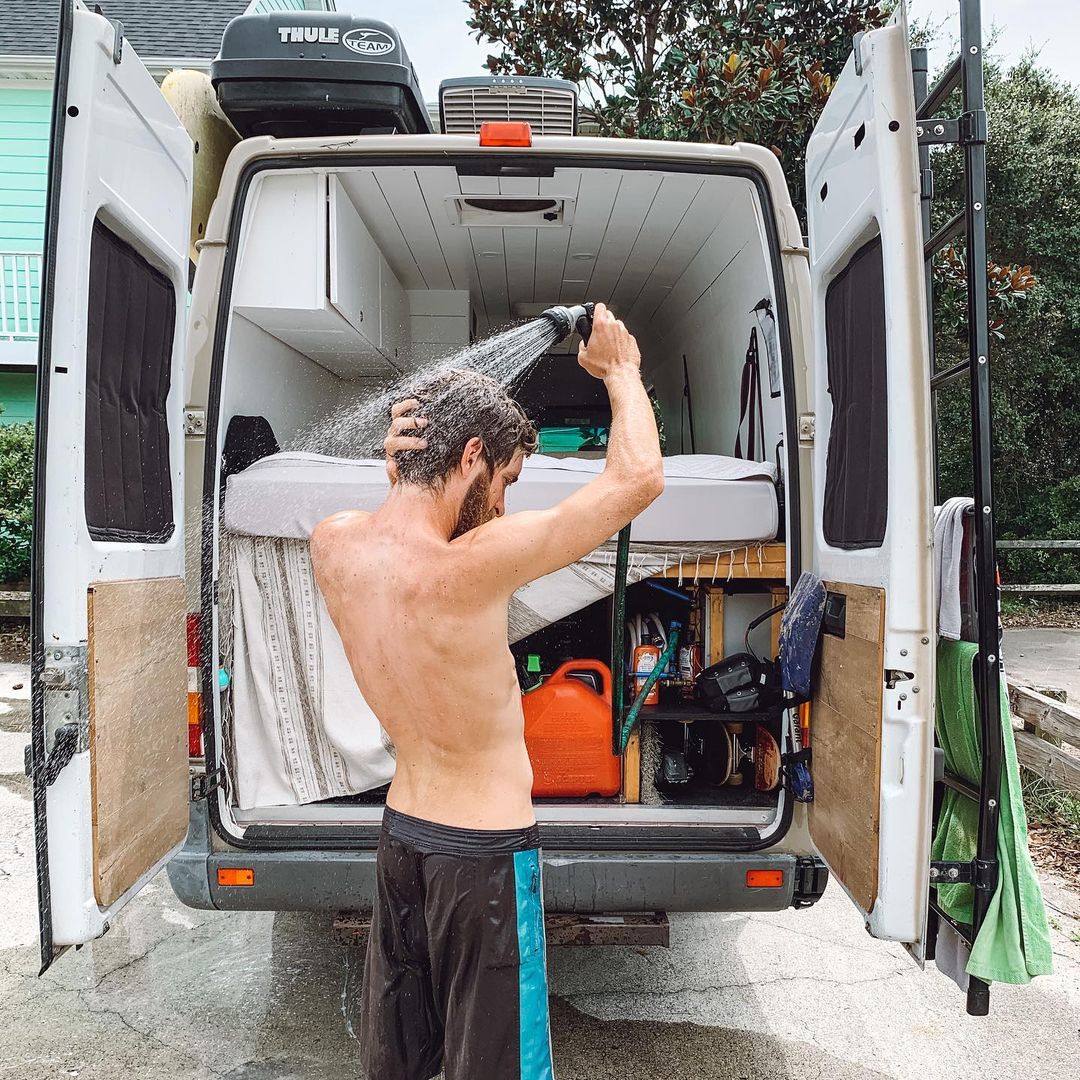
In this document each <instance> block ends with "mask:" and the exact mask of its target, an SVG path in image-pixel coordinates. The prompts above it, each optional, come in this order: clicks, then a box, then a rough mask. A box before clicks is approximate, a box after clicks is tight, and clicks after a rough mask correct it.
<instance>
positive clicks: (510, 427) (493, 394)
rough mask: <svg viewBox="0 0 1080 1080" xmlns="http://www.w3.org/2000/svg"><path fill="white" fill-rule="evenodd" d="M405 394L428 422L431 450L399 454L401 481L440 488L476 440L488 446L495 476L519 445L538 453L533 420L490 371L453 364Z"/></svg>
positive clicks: (486, 457) (425, 433) (527, 451)
mask: <svg viewBox="0 0 1080 1080" xmlns="http://www.w3.org/2000/svg"><path fill="white" fill-rule="evenodd" d="M401 397H402V398H410V397H412V398H416V399H417V400H418V401H419V402H420V405H419V406H418V407H417V408H416V409H414V410H413V412H412V413H411V414H410V415H412V416H417V417H423V418H424V419H426V420H427V422H428V424H427V427H426V428H425V429H424V431H423V432H422V434H423V437H424V438H425V439H426V440H427V447H426V449H424V450H402V451H400V452H399V453H398V454H396V455H395V461H396V462H397V468H398V478H399V479H400V480H401V482H402V483H405V484H417V485H419V486H420V487H426V488H438V487H441V486H442V484H443V483H444V482H445V480H446V478H447V477H448V476H449V475H450V474H451V473H452V472H453V470H454V469H455V468H457V466H458V465H459V464H460V462H461V455H462V454H463V453H464V452H465V444H466V443H467V442H468V441H469V440H470V439H474V438H477V439H480V440H481V441H482V442H483V444H484V449H483V455H484V460H485V461H486V462H487V466H488V469H489V470H490V472H491V475H492V476H494V475H495V471H496V470H497V469H501V468H502V467H503V466H504V465H508V464H509V463H510V461H511V460H512V459H513V457H514V454H515V453H516V452H517V451H518V450H519V449H520V450H521V451H523V452H524V453H525V454H526V455H528V454H533V453H535V452H536V447H537V444H538V439H537V434H536V428H535V427H534V426H533V423H532V421H530V420H529V418H528V417H527V416H526V415H525V411H524V410H523V409H522V407H521V406H520V405H519V404H518V403H517V402H516V401H515V400H514V399H513V398H512V397H511V396H510V395H509V394H508V393H507V391H506V387H504V386H503V385H502V383H500V382H499V381H498V380H497V379H493V378H491V376H490V375H482V374H481V373H480V372H478V371H469V370H466V369H460V368H451V369H449V370H443V371H441V372H439V373H438V374H437V375H435V376H434V377H433V378H430V379H428V380H426V381H425V382H423V383H418V384H416V385H414V386H411V387H408V388H407V389H406V390H405V391H404V392H403V393H402V395H401Z"/></svg>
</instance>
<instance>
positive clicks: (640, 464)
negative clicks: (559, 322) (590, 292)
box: [456, 304, 664, 589]
mask: <svg viewBox="0 0 1080 1080" xmlns="http://www.w3.org/2000/svg"><path fill="white" fill-rule="evenodd" d="M578 363H580V364H581V366H582V367H583V368H584V369H585V370H586V371H587V372H588V373H589V374H590V375H592V376H593V377H594V378H597V379H601V380H603V383H604V385H605V387H606V388H607V392H608V398H609V399H610V401H611V431H610V433H609V435H608V445H607V458H606V461H605V463H604V471H603V472H602V473H600V475H599V476H598V477H597V478H596V479H595V480H593V481H592V482H591V483H589V484H587V485H586V486H585V487H583V488H581V489H580V490H579V491H575V492H574V494H573V495H570V496H569V497H568V498H566V499H564V500H563V501H562V502H560V503H559V504H558V505H556V506H553V507H552V508H551V509H550V510H536V511H525V512H523V513H518V514H509V515H508V516H507V517H505V518H502V519H500V520H497V521H493V522H489V523H488V524H487V525H483V526H481V527H480V528H479V529H476V530H474V531H473V532H472V533H469V534H466V535H465V536H463V537H461V538H460V539H459V540H458V541H456V543H462V544H469V545H470V546H473V550H474V551H475V553H476V559H477V565H483V566H487V567H488V568H489V570H490V572H491V573H492V574H493V575H496V576H499V577H500V578H502V579H503V580H504V582H505V583H506V584H507V585H509V587H510V588H511V589H516V588H517V587H518V586H520V585H523V584H525V583H526V582H528V581H533V580H535V579H536V578H538V577H542V576H543V575H544V574H550V573H551V572H552V571H554V570H558V569H559V568H560V567H563V566H566V565H568V564H569V563H572V562H574V561H576V560H577V559H580V558H582V557H583V556H584V555H586V554H588V553H589V552H590V551H592V550H593V549H594V548H597V547H599V546H600V545H601V544H602V543H604V542H605V541H606V540H608V539H610V538H611V537H612V536H614V535H615V534H616V533H617V532H618V531H619V530H620V529H621V528H623V526H624V525H627V524H628V523H629V522H631V521H632V520H633V519H634V518H635V517H637V515H638V514H640V513H641V512H642V511H643V510H644V509H645V508H646V507H647V506H648V505H649V504H650V503H651V502H652V501H653V500H654V499H656V498H657V496H658V495H659V494H660V493H661V492H662V491H663V489H664V467H663V460H662V458H661V456H660V439H659V436H658V434H657V431H656V417H655V416H654V414H653V409H652V402H650V401H649V395H648V394H647V393H646V392H645V387H644V385H643V384H642V381H641V354H640V352H639V351H638V345H637V342H636V341H635V340H634V338H633V335H631V334H630V332H629V331H628V330H627V329H626V327H625V326H624V325H623V324H622V323H621V322H620V321H618V320H617V319H616V318H615V317H614V316H613V315H612V314H611V312H610V311H609V310H608V309H607V308H606V307H605V306H604V305H603V304H597V305H596V311H595V315H594V318H593V330H592V335H591V337H590V338H589V344H588V346H587V347H586V346H582V348H581V350H580V351H579V353H578Z"/></svg>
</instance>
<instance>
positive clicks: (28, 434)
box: [0, 424, 34, 584]
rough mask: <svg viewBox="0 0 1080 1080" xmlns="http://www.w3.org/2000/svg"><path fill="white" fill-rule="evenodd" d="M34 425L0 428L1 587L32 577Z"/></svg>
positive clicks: (14, 425)
mask: <svg viewBox="0 0 1080 1080" xmlns="http://www.w3.org/2000/svg"><path fill="white" fill-rule="evenodd" d="M33 479H34V425H33V424H9V425H7V426H3V427H0V584H6V583H8V582H14V581H22V580H24V579H26V578H28V577H29V576H30V538H31V524H30V523H31V519H32V517H33V500H32V497H31V488H32V485H33Z"/></svg>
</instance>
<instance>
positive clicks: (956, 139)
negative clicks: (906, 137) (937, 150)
mask: <svg viewBox="0 0 1080 1080" xmlns="http://www.w3.org/2000/svg"><path fill="white" fill-rule="evenodd" d="M915 134H916V136H917V137H918V140H919V145H920V146H941V145H944V144H948V143H959V144H960V145H961V146H973V145H979V144H981V143H985V142H986V135H987V127H986V110H985V109H974V110H972V111H971V112H966V113H962V114H961V115H960V116H958V117H956V118H955V119H953V118H949V117H940V118H936V119H933V120H923V121H922V122H921V123H919V124H917V125H916V126H915Z"/></svg>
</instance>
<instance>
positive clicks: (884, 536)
mask: <svg viewBox="0 0 1080 1080" xmlns="http://www.w3.org/2000/svg"><path fill="white" fill-rule="evenodd" d="M806 181H807V217H808V224H809V234H810V241H809V244H810V275H811V290H812V293H811V295H812V312H813V333H814V348H813V360H812V372H811V381H810V389H809V394H810V397H811V401H812V403H813V404H812V407H813V409H814V413H815V435H814V446H813V452H812V455H811V458H812V473H813V476H812V488H813V493H814V538H813V563H812V564H813V569H814V571H815V572H816V573H817V574H819V575H820V576H821V578H822V579H823V581H824V582H825V583H826V587H827V589H828V591H829V597H828V603H827V607H826V619H825V632H824V635H823V639H822V649H821V669H820V676H819V679H818V685H817V689H816V691H815V698H814V701H813V704H812V707H811V708H812V720H811V724H812V727H811V743H812V747H813V772H814V783H815V793H814V799H815V801H814V803H813V804H812V805H811V808H810V830H811V834H812V836H813V839H814V843H815V845H816V846H817V848H818V850H819V851H820V853H821V855H822V857H823V858H824V859H825V861H826V862H827V863H828V865H829V868H830V869H831V871H832V872H833V874H834V875H835V877H836V878H837V880H839V882H840V883H841V885H842V886H843V887H844V889H845V890H846V891H847V893H848V895H849V896H850V897H851V899H852V900H853V902H854V903H855V905H856V906H857V907H858V908H859V909H860V911H862V912H863V914H864V916H865V918H866V925H867V929H868V930H869V931H870V933H871V934H873V935H874V936H875V937H880V938H888V939H891V940H894V941H902V942H907V943H910V944H912V945H913V946H914V952H915V953H916V955H917V956H919V957H920V958H921V956H922V940H923V937H924V931H925V925H926V910H927V898H928V886H929V867H930V820H931V804H932V789H933V775H932V773H933V765H932V763H933V743H934V729H933V723H934V617H933V610H932V600H933V591H932V580H931V571H932V507H931V499H932V494H931V493H932V484H931V478H932V461H931V436H930V424H931V421H930V402H929V380H930V370H929V358H928V347H927V328H926V315H925V312H926V307H925V299H924V298H925V286H924V281H923V262H922V243H921V232H920V217H919V167H918V152H917V141H916V132H915V114H914V96H913V90H912V76H911V68H910V63H909V59H908V33H907V25H906V18H905V11H904V5H903V4H901V5H900V7H899V8H898V10H897V13H896V15H895V16H894V18H893V21H892V22H891V23H890V24H889V25H888V26H886V27H884V28H882V29H879V30H875V31H872V32H869V33H866V34H863V35H860V36H859V37H858V38H856V42H855V51H854V53H853V54H852V55H851V56H850V57H849V58H848V61H847V64H846V65H845V67H844V70H843V72H842V74H841V75H840V78H839V80H838V81H837V83H836V86H835V87H834V89H833V91H832V94H831V96H830V98H829V101H828V103H827V105H826V107H825V109H824V111H823V112H822V115H821V118H820V120H819V122H818V125H817V127H816V128H815V129H814V132H813V135H812V137H811V139H810V143H809V146H808V148H807V155H806Z"/></svg>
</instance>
